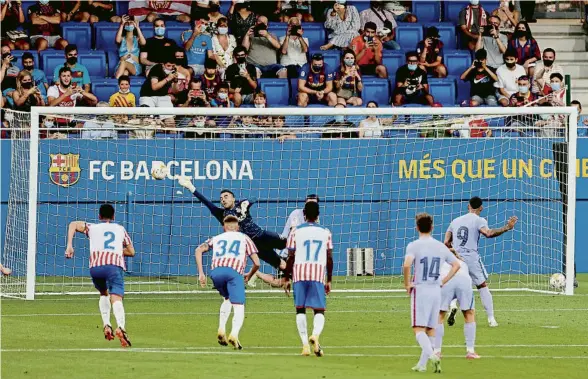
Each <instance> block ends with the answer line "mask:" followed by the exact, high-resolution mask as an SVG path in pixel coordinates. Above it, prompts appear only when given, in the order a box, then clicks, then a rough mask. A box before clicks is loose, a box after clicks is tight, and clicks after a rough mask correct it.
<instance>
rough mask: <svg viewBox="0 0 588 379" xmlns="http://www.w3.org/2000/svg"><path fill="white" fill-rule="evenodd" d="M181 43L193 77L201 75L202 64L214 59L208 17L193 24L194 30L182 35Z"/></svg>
mask: <svg viewBox="0 0 588 379" xmlns="http://www.w3.org/2000/svg"><path fill="white" fill-rule="evenodd" d="M188 34H189V36H188ZM182 41H183V42H184V48H185V49H186V55H187V57H188V65H189V66H190V67H191V68H192V71H193V73H194V75H195V76H199V75H202V74H203V73H204V62H206V60H207V59H213V58H214V51H213V49H212V38H211V37H210V35H209V34H208V16H206V15H205V16H202V17H201V18H200V19H199V20H197V21H195V22H194V28H193V29H192V30H191V31H189V30H188V31H185V32H184V33H182Z"/></svg>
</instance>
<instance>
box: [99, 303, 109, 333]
mask: <svg viewBox="0 0 588 379" xmlns="http://www.w3.org/2000/svg"><path fill="white" fill-rule="evenodd" d="M98 307H99V308H100V315H101V316H102V324H104V326H106V325H110V297H109V296H100V301H99V302H98Z"/></svg>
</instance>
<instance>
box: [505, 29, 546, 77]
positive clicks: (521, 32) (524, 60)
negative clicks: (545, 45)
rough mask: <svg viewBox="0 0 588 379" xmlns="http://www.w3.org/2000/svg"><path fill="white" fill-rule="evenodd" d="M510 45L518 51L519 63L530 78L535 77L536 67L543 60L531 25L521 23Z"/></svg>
mask: <svg viewBox="0 0 588 379" xmlns="http://www.w3.org/2000/svg"><path fill="white" fill-rule="evenodd" d="M508 45H509V47H510V48H513V49H515V50H516V52H517V63H518V64H520V65H522V66H523V67H524V68H525V71H526V72H527V75H528V76H529V77H533V75H534V73H535V65H536V64H537V61H538V60H540V59H541V50H540V49H539V45H538V44H537V41H535V38H533V34H532V33H531V29H530V28H529V24H527V23H526V22H525V21H522V22H519V23H518V24H517V27H516V29H515V32H514V34H513V36H512V39H511V40H510V42H509V44H508Z"/></svg>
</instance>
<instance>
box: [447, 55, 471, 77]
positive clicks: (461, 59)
mask: <svg viewBox="0 0 588 379" xmlns="http://www.w3.org/2000/svg"><path fill="white" fill-rule="evenodd" d="M443 62H444V63H445V66H447V73H448V74H449V75H455V76H458V77H459V76H461V74H463V72H464V71H465V70H466V69H467V68H468V67H470V66H471V65H472V55H471V53H470V52H469V51H459V50H445V51H444V53H443Z"/></svg>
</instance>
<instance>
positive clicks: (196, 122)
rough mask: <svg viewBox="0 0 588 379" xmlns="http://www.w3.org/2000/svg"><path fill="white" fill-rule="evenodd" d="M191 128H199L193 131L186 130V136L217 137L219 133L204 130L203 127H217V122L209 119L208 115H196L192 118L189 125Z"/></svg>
mask: <svg viewBox="0 0 588 379" xmlns="http://www.w3.org/2000/svg"><path fill="white" fill-rule="evenodd" d="M187 126H188V127H189V128H197V129H199V130H197V131H192V132H185V134H184V138H202V139H211V138H216V137H217V134H216V133H212V132H206V131H204V130H202V129H203V128H214V127H216V123H215V122H214V120H209V119H207V118H206V116H196V117H194V118H192V119H191V120H190V121H189V122H188V125H187Z"/></svg>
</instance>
